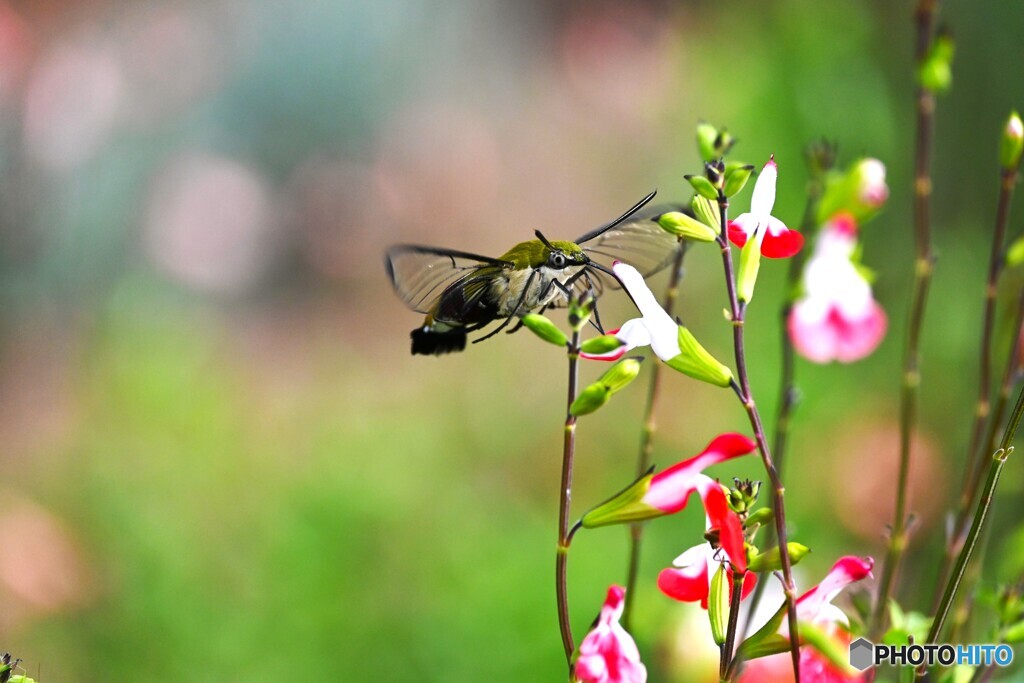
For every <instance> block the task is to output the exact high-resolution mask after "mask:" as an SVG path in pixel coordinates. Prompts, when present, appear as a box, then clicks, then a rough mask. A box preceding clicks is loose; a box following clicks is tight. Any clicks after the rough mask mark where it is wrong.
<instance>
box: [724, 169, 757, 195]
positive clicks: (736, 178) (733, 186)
mask: <svg viewBox="0 0 1024 683" xmlns="http://www.w3.org/2000/svg"><path fill="white" fill-rule="evenodd" d="M753 171H754V167H753V166H751V165H750V164H747V165H746V166H740V167H739V168H735V169H733V170H731V171H729V172H728V173H726V176H725V188H724V189H723V190H722V192H724V193H725V196H726V197H732V196H734V195H737V194H739V193H740V192H741V191H742V190H743V187H744V186H745V185H746V184H747V181H748V180H750V174H751V173H752V172H753Z"/></svg>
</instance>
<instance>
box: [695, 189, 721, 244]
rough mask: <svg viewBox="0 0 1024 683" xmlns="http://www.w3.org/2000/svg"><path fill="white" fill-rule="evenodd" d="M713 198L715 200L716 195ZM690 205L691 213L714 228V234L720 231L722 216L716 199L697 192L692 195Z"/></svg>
mask: <svg viewBox="0 0 1024 683" xmlns="http://www.w3.org/2000/svg"><path fill="white" fill-rule="evenodd" d="M715 199H716V200H717V197H716V198H715ZM690 207H691V208H692V209H693V215H694V216H696V217H697V218H698V219H699V220H700V221H701V222H702V223H704V224H705V225H707V226H708V227H709V228H711V229H712V230H714V231H715V234H716V235H717V234H720V233H721V232H722V217H721V215H720V214H719V212H718V202H717V201H714V200H711V199H708V198H707V197H702V196H700V195H699V194H698V195H694V197H693V201H692V202H690Z"/></svg>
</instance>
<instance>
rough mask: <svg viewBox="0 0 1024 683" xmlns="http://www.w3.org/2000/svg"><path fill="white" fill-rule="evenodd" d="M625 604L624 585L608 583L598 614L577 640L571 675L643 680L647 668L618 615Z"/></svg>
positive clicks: (607, 681) (606, 681)
mask: <svg viewBox="0 0 1024 683" xmlns="http://www.w3.org/2000/svg"><path fill="white" fill-rule="evenodd" d="M625 604H626V589H625V588H623V587H622V586H612V587H611V588H609V589H608V597H607V598H606V599H605V602H604V606H602V607H601V614H600V615H599V616H598V617H597V621H596V622H594V625H593V626H592V627H591V629H590V633H588V634H587V636H586V637H585V638H584V639H583V642H582V643H580V648H579V656H578V658H577V659H576V666H575V677H576V680H577V681H579V683H645V682H646V681H647V668H646V667H644V665H643V664H642V663H641V662H640V651H639V650H638V649H637V647H636V642H635V641H634V640H633V637H632V636H631V635H629V633H628V632H627V631H626V629H624V628H622V624H620V623H619V619H621V618H622V611H623V609H624V607H625Z"/></svg>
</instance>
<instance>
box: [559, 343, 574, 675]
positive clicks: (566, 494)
mask: <svg viewBox="0 0 1024 683" xmlns="http://www.w3.org/2000/svg"><path fill="white" fill-rule="evenodd" d="M568 355H569V390H568V397H567V399H566V404H565V406H566V408H565V436H564V439H563V441H562V480H561V488H560V490H559V494H560V495H559V505H558V548H557V551H556V553H555V597H556V600H557V603H558V629H559V631H560V632H561V634H562V647H563V648H564V649H565V661H566V663H567V664H568V665H569V674H570V677H571V676H572V655H573V652H575V651H576V645H575V644H574V643H573V639H572V624H570V622H569V595H568V590H567V580H566V575H567V569H568V567H567V565H568V562H569V504H570V502H571V499H572V463H573V456H574V455H575V452H576V416H575V415H573V414H572V413H571V412H570V407H571V406H572V403H573V401H575V400H576V387H577V385H578V384H579V358H580V331H579V329H578V328H576V327H574V328H573V332H572V340H571V341H570V342H569V353H568Z"/></svg>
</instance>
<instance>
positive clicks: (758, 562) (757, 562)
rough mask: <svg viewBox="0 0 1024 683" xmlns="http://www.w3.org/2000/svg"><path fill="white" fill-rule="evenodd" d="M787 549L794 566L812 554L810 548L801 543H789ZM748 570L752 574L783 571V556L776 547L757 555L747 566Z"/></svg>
mask: <svg viewBox="0 0 1024 683" xmlns="http://www.w3.org/2000/svg"><path fill="white" fill-rule="evenodd" d="M786 547H787V548H789V560H790V562H791V563H792V564H793V565H795V564H797V563H798V562H799V561H800V560H802V559H804V558H805V557H807V553H809V552H811V549H810V548H808V547H807V546H805V545H802V544H800V543H787V544H786ZM747 569H749V570H750V571H752V572H774V571H778V570H779V569H782V555H781V553H780V552H779V547H778V546H775V547H774V548H772V549H771V550H769V551H768V552H765V553H761V554H760V555H755V556H754V557H753V558H751V560H750V562H749V563H748V564H747Z"/></svg>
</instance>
